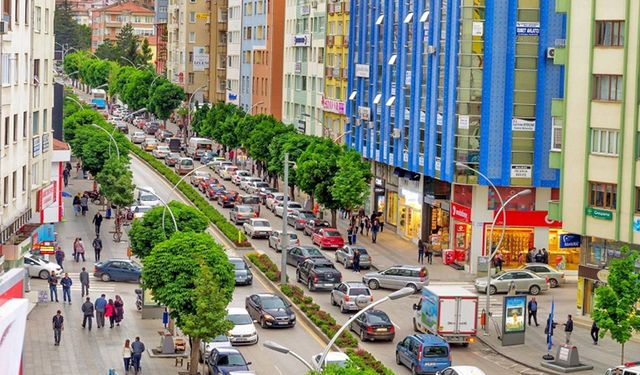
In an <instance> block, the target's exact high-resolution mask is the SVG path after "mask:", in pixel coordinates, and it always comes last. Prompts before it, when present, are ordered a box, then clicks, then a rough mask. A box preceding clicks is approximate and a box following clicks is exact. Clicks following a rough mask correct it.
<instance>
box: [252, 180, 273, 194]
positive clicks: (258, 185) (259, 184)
mask: <svg viewBox="0 0 640 375" xmlns="http://www.w3.org/2000/svg"><path fill="white" fill-rule="evenodd" d="M267 187H269V183H268V182H264V181H253V182H249V183H248V184H247V192H248V193H249V194H258V193H259V192H260V189H262V188H267Z"/></svg>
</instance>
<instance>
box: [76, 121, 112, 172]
mask: <svg viewBox="0 0 640 375" xmlns="http://www.w3.org/2000/svg"><path fill="white" fill-rule="evenodd" d="M110 141H111V140H110V139H109V136H107V135H106V134H104V133H102V132H101V131H99V130H97V129H95V128H93V127H91V126H88V125H84V126H82V127H80V128H78V129H77V131H76V134H75V137H74V138H73V140H72V141H71V142H70V145H71V150H72V151H73V154H74V155H76V156H78V157H80V158H81V159H82V167H83V168H84V170H87V171H89V172H90V173H91V174H92V175H93V176H96V175H97V174H98V173H99V172H100V171H101V170H102V168H103V167H104V163H105V162H106V161H107V159H108V158H109V143H110ZM112 147H113V146H112ZM111 152H112V153H113V155H114V156H115V153H116V152H115V150H111Z"/></svg>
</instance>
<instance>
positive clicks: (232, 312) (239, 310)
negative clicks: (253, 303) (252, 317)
mask: <svg viewBox="0 0 640 375" xmlns="http://www.w3.org/2000/svg"><path fill="white" fill-rule="evenodd" d="M227 314H229V315H238V314H245V315H248V314H249V312H248V311H247V309H245V308H244V307H227Z"/></svg>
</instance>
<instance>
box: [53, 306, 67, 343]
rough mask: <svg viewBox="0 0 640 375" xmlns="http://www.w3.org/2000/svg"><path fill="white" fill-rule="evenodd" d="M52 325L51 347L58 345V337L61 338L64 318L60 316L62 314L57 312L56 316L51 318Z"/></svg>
mask: <svg viewBox="0 0 640 375" xmlns="http://www.w3.org/2000/svg"><path fill="white" fill-rule="evenodd" d="M52 324H53V345H55V346H59V345H60V336H62V331H64V317H63V316H62V312H61V311H60V310H58V312H56V315H54V316H53V319H52Z"/></svg>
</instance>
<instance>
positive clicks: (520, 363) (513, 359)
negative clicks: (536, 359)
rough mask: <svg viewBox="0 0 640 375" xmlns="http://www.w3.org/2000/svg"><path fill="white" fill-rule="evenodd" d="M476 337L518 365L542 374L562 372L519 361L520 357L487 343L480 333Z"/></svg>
mask: <svg viewBox="0 0 640 375" xmlns="http://www.w3.org/2000/svg"><path fill="white" fill-rule="evenodd" d="M476 338H477V339H478V341H480V342H481V343H483V344H484V345H486V346H488V347H489V348H490V349H491V350H493V351H494V352H496V353H497V354H498V355H500V356H502V357H504V358H506V359H508V360H510V361H513V362H515V363H517V364H519V365H522V366H524V367H526V368H529V369H532V370H536V371H540V372H542V373H544V374H551V375H557V374H562V373H561V372H555V371H549V369H545V368H543V367H538V366H534V367H532V366H531V365H530V364H528V363H525V362H523V361H521V360H520V359H518V358H516V357H512V356H508V355H506V354H504V353H503V352H501V351H500V350H499V349H498V348H496V347H495V346H493V345H492V344H491V343H489V342H488V341H486V340H484V339H483V338H482V335H476Z"/></svg>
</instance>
